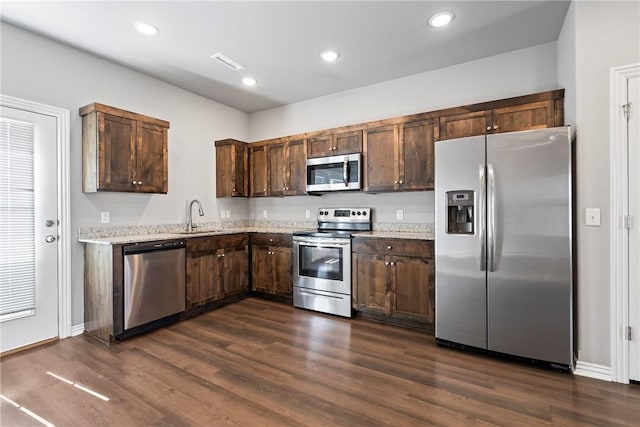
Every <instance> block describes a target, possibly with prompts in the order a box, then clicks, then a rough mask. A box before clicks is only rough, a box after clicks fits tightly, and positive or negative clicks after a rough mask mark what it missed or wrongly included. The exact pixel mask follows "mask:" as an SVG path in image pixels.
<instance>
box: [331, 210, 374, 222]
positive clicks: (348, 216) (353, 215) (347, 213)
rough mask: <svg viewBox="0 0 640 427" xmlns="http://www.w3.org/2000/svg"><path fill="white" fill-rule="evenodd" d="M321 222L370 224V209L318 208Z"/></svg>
mask: <svg viewBox="0 0 640 427" xmlns="http://www.w3.org/2000/svg"><path fill="white" fill-rule="evenodd" d="M318 221H321V222H371V208H320V209H318Z"/></svg>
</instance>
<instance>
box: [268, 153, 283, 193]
mask: <svg viewBox="0 0 640 427" xmlns="http://www.w3.org/2000/svg"><path fill="white" fill-rule="evenodd" d="M285 166H286V162H285V145H284V143H280V144H269V145H267V179H268V182H269V185H268V186H267V188H268V190H267V191H268V195H269V196H275V197H278V196H279V197H282V196H284V193H285V191H286V185H285V183H284V177H285Z"/></svg>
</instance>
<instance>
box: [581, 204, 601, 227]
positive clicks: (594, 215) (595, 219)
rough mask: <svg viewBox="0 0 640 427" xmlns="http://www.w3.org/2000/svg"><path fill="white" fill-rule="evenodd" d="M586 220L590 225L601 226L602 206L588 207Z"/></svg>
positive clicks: (585, 214) (586, 223) (585, 211)
mask: <svg viewBox="0 0 640 427" xmlns="http://www.w3.org/2000/svg"><path fill="white" fill-rule="evenodd" d="M584 216H585V218H584V222H585V225H587V226H589V227H600V208H586V209H585V210H584Z"/></svg>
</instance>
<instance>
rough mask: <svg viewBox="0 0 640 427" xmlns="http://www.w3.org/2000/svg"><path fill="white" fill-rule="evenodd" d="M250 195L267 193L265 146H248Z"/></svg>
mask: <svg viewBox="0 0 640 427" xmlns="http://www.w3.org/2000/svg"><path fill="white" fill-rule="evenodd" d="M249 155H250V156H251V158H250V159H249V165H250V168H251V179H250V181H251V197H260V196H266V195H267V146H266V145H264V146H261V147H255V148H250V151H249Z"/></svg>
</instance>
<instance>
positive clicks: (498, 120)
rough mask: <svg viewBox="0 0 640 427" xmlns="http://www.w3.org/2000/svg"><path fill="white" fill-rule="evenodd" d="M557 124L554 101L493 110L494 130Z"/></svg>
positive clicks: (534, 127) (509, 130)
mask: <svg viewBox="0 0 640 427" xmlns="http://www.w3.org/2000/svg"><path fill="white" fill-rule="evenodd" d="M554 124H555V113H554V102H553V101H541V102H532V103H530V104H523V105H515V106H513V107H504V108H496V109H495V110H493V125H492V130H493V131H494V132H514V131H519V130H529V129H543V128H549V127H553V126H554Z"/></svg>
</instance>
